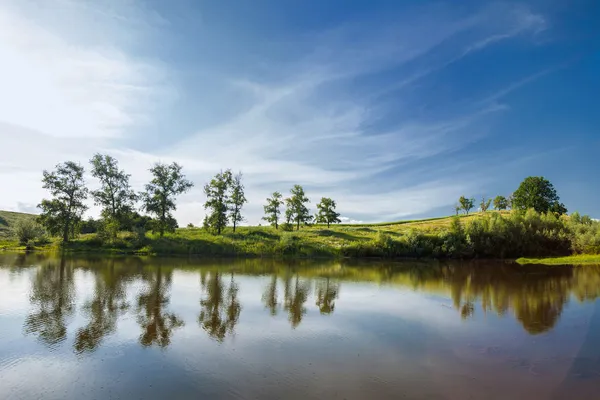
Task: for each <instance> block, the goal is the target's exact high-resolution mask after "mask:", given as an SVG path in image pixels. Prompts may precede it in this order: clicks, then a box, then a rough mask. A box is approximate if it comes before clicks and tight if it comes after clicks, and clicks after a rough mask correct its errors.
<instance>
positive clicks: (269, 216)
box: [262, 192, 283, 229]
mask: <svg viewBox="0 0 600 400" xmlns="http://www.w3.org/2000/svg"><path fill="white" fill-rule="evenodd" d="M282 205H283V200H282V196H281V193H279V192H273V194H272V195H271V197H268V198H267V204H265V205H264V207H263V208H264V210H265V216H264V217H262V219H263V220H264V221H267V222H268V223H269V224H271V225H272V226H274V227H275V229H277V228H278V224H279V216H280V215H281V210H280V207H281V206H282Z"/></svg>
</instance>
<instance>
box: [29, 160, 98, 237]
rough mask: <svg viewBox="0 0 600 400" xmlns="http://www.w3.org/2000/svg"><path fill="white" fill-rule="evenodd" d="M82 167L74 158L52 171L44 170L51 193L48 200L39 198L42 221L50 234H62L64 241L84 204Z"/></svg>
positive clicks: (45, 180) (73, 233)
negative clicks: (40, 200) (50, 197)
mask: <svg viewBox="0 0 600 400" xmlns="http://www.w3.org/2000/svg"><path fill="white" fill-rule="evenodd" d="M83 172H84V170H83V167H82V166H81V165H79V164H77V163H75V162H73V161H67V162H65V163H63V164H58V165H57V166H56V170H55V171H52V172H48V171H44V173H43V174H44V177H43V179H42V182H43V183H44V186H43V187H44V189H48V190H49V191H50V193H51V194H52V197H53V198H52V199H51V200H46V199H44V200H42V202H41V204H40V205H39V206H38V207H39V208H41V209H42V213H41V214H40V222H41V224H42V225H43V226H44V227H45V228H46V229H47V230H48V232H49V233H50V234H52V235H61V236H62V240H63V243H66V242H68V241H69V238H71V237H72V236H74V235H75V230H76V227H77V226H78V224H79V222H80V221H81V217H82V216H83V213H84V212H85V210H87V206H86V205H85V204H84V201H85V200H86V198H87V195H88V189H87V188H86V187H85V181H84V180H83Z"/></svg>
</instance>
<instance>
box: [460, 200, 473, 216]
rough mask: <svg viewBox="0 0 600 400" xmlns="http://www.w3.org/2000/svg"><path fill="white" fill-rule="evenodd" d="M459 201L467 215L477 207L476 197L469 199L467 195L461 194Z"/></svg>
mask: <svg viewBox="0 0 600 400" xmlns="http://www.w3.org/2000/svg"><path fill="white" fill-rule="evenodd" d="M458 203H459V204H460V207H461V208H462V209H463V210H465V214H467V215H468V214H469V211H471V210H472V209H473V207H475V199H467V198H466V197H465V196H460V199H458Z"/></svg>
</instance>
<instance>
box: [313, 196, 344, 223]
mask: <svg viewBox="0 0 600 400" xmlns="http://www.w3.org/2000/svg"><path fill="white" fill-rule="evenodd" d="M317 209H318V210H319V211H318V213H317V216H316V219H315V220H316V222H317V223H319V224H327V227H328V228H329V224H337V223H340V222H342V221H341V220H340V213H338V212H336V211H335V201H333V200H331V199H330V198H328V197H323V198H321V202H320V203H319V204H317Z"/></svg>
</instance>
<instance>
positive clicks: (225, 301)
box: [0, 254, 600, 399]
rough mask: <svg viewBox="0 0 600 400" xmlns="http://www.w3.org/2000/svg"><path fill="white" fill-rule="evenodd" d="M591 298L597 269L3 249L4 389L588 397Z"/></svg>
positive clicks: (595, 329)
mask: <svg viewBox="0 0 600 400" xmlns="http://www.w3.org/2000/svg"><path fill="white" fill-rule="evenodd" d="M599 294H600V267H595V266H586V267H569V266H563V267H541V266H530V267H522V266H517V265H513V264H509V263H483V262H482V263H469V264H463V265H461V264H457V263H434V262H430V263H425V262H403V263H383V262H381V263H380V262H370V263H356V262H353V263H350V262H343V263H339V262H310V261H301V262H300V261H296V262H289V263H284V262H276V261H272V260H233V261H232V260H229V261H225V260H221V261H200V260H184V259H153V258H149V259H140V258H133V257H131V258H62V259H61V258H55V257H47V256H42V255H27V256H26V255H7V254H5V255H0V338H1V339H2V340H1V341H0V382H2V385H0V398H2V399H5V398H15V399H17V398H25V399H28V398H38V397H43V398H51V399H54V398H56V399H62V398H72V399H79V398H157V399H158V398H165V397H169V398H194V399H195V398H273V399H276V398H277V399H278V398H307V397H308V398H311V397H313V398H402V397H403V396H404V397H405V398H449V399H463V398H468V397H473V398H507V397H510V398H597V397H596V395H597V393H599V392H598V390H599V389H600V313H599V312H598V311H597V310H596V309H597V307H596V304H597V297H598V295H599ZM578 396H579V397H578ZM590 396H591V397H590Z"/></svg>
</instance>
